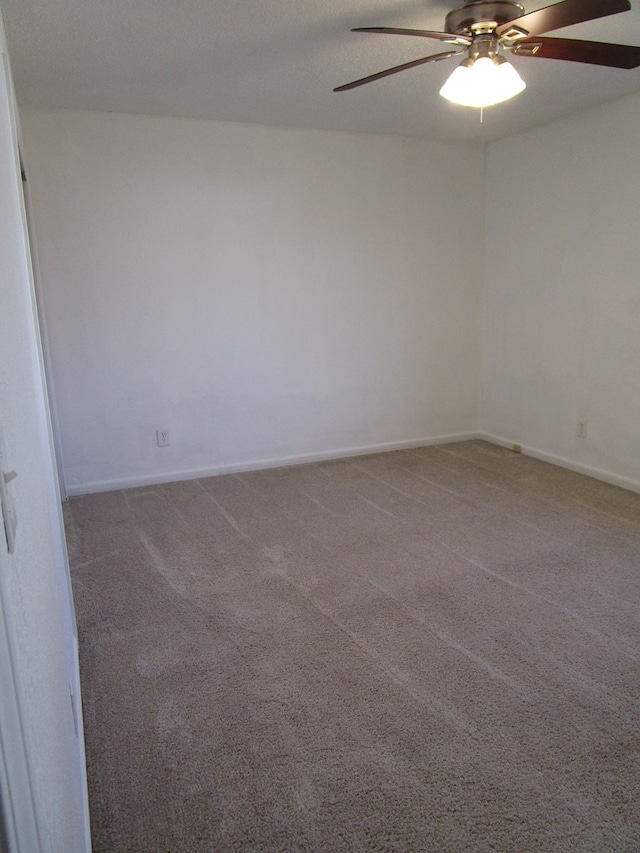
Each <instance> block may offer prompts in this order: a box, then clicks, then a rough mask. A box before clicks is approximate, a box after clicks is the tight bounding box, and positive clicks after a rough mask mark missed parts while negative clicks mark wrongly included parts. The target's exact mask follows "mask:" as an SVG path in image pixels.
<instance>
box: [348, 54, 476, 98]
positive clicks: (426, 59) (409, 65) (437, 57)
mask: <svg viewBox="0 0 640 853" xmlns="http://www.w3.org/2000/svg"><path fill="white" fill-rule="evenodd" d="M463 52H464V51H461V50H447V51H445V52H444V53H433V54H431V56H423V57H422V59H413V60H412V61H411V62H405V63H404V64H403V65H396V66H394V67H393V68H387V69H386V70H385V71H378V73H377V74H370V75H369V77H362V78H361V79H360V80H354V81H353V82H352V83H346V84H345V85H344V86H338V88H337V89H334V90H333V91H334V92H345V91H346V90H347V89H355V88H356V86H363V85H364V84H365V83H373V81H374V80H380V79H381V78H382V77H388V76H389V75H390V74H397V73H398V71H406V70H407V69H408V68H416V67H417V66H418V65H425V64H426V63H427V62H439V61H440V60H441V59H448V58H449V57H450V56H458V55H459V54H460V53H463Z"/></svg>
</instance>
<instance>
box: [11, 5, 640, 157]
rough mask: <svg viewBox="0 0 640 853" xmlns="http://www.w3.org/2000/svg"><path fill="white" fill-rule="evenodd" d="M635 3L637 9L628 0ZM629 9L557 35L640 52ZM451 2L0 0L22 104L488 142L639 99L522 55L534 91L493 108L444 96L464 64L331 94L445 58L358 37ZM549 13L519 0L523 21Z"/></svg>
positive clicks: (624, 77) (586, 70) (429, 17)
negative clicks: (422, 60)
mask: <svg viewBox="0 0 640 853" xmlns="http://www.w3.org/2000/svg"><path fill="white" fill-rule="evenodd" d="M632 2H634V0H632ZM635 2H636V8H634V9H632V10H631V11H630V12H624V13H622V14H618V15H614V16H610V17H608V18H601V19H599V20H597V21H592V22H589V23H586V24H580V25H579V26H575V27H570V28H566V29H565V30H557V31H555V32H554V33H553V35H562V36H566V37H572V38H586V39H592V40H597V41H611V42H621V43H627V44H636V45H640V0H635ZM458 5H461V2H455V0H454V2H451V3H448V2H445V0H422V2H421V0H271V2H265V0H261V2H260V1H259V0H0V6H1V7H2V10H3V15H4V19H5V27H6V30H7V38H8V41H9V51H10V54H11V61H12V66H13V74H14V79H15V85H16V90H17V93H18V100H19V102H20V104H22V105H24V106H35V107H42V106H51V107H63V108H71V109H88V110H101V111H116V112H127V113H142V114H149V115H168V116H185V117H191V118H210V119H219V120H225V121H237V122H252V123H259V124H268V125H284V126H290V127H304V128H322V129H327V130H346V131H363V132H370V133H383V134H386V133H390V134H401V135H408V136H420V137H430V138H433V139H438V140H443V141H448V140H458V141H460V140H490V139H497V138H499V137H502V136H506V135H509V134H512V133H517V132H519V131H522V130H525V129H527V128H530V127H533V126H535V125H541V124H545V123H547V122H549V121H551V120H553V119H554V118H556V117H558V116H561V115H568V114H570V113H573V112H577V111H580V110H583V109H586V108H588V107H590V106H593V105H595V104H598V103H601V102H604V101H607V100H612V99H614V98H618V97H621V96H623V95H626V94H629V93H632V92H636V91H640V68H637V69H634V70H631V71H625V70H617V69H609V68H600V67H596V66H589V65H583V64H580V63H571V62H560V61H556V60H547V59H530V58H519V57H514V58H513V59H512V61H513V63H514V65H516V66H517V68H518V70H519V71H520V73H521V75H522V77H523V78H524V79H525V81H526V83H527V88H526V90H525V91H524V92H523V94H521V95H519V96H518V97H516V98H515V99H514V100H512V101H509V102H507V103H505V104H501V105H499V106H496V107H492V108H491V109H489V110H486V111H485V115H484V123H483V124H480V115H479V111H478V110H473V109H467V108H464V107H456V106H453V105H451V104H449V103H448V102H446V101H445V100H444V99H442V98H441V97H440V96H439V95H438V90H439V88H440V86H441V85H442V83H443V82H444V80H445V79H446V77H447V76H448V75H449V74H450V73H451V71H452V70H453V68H454V67H455V65H456V63H457V62H458V60H457V59H450V60H447V61H444V62H439V63H435V64H429V65H424V66H422V67H418V68H415V69H412V70H409V71H404V72H402V73H400V74H396V75H393V76H391V77H387V78H385V79H383V80H378V81H376V82H374V83H371V84H369V85H367V86H363V87H360V88H357V89H353V90H351V91H347V92H340V93H334V92H333V91H332V90H333V88H334V87H336V86H339V85H341V84H343V83H348V82H350V81H351V80H354V79H357V78H360V77H364V76H366V75H368V74H372V73H374V72H376V71H380V70H382V69H384V68H388V67H390V66H394V65H398V64H400V63H402V62H407V61H409V60H411V59H415V58H417V57H420V56H426V55H428V54H430V53H438V52H440V51H441V50H443V49H445V48H444V47H443V46H442V45H441V44H440V43H439V42H437V41H431V40H427V39H425V40H422V39H415V38H405V37H401V36H389V35H373V34H366V33H351V32H350V29H351V28H352V27H359V26H401V27H411V28H420V29H432V30H442V29H443V27H444V18H445V15H446V13H447V12H448V11H449V9H450V8H452V7H453V6H458ZM544 5H548V3H547V2H545V0H542V2H525V8H526V10H527V11H531V10H532V9H537V8H540V7H541V6H544Z"/></svg>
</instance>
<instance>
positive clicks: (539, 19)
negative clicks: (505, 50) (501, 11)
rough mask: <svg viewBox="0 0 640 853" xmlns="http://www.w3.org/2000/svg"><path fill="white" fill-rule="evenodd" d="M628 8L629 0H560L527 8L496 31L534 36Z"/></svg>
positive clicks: (503, 33)
mask: <svg viewBox="0 0 640 853" xmlns="http://www.w3.org/2000/svg"><path fill="white" fill-rule="evenodd" d="M630 8H631V4H630V3H629V0H563V2H561V3H554V4H553V5H552V6H545V8H544V9H538V10H537V11H536V12H529V13H528V14H526V15H522V16H521V17H519V18H514V19H513V20H512V21H508V22H507V23H506V24H501V25H500V26H499V27H496V35H498V36H504V35H505V34H508V33H509V31H510V30H512V29H514V28H515V29H516V31H521V32H523V33H524V35H525V36H528V35H531V36H537V35H539V34H540V33H550V32H551V31H552V30H559V29H560V28H561V27H570V26H571V25H572V24H581V23H582V22H583V21H593V20H595V19H596V18H604V17H606V16H607V15H615V14H617V13H618V12H628V11H629V9H630ZM507 37H509V36H507ZM516 37H517V36H516Z"/></svg>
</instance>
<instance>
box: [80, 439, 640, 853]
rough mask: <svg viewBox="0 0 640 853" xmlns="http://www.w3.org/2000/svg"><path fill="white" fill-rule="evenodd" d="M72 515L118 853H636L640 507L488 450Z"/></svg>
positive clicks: (145, 495)
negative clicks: (364, 852) (262, 852)
mask: <svg viewBox="0 0 640 853" xmlns="http://www.w3.org/2000/svg"><path fill="white" fill-rule="evenodd" d="M65 516H66V522H67V530H68V541H69V551H70V557H71V564H72V575H73V584H74V592H75V599H76V608H77V613H78V622H79V629H80V653H81V671H82V682H83V691H84V708H85V726H86V741H87V756H88V772H89V791H90V805H91V817H92V830H93V839H94V850H95V851H96V852H97V853H98V852H101V851H105V853H122V851H136V853H146V851H149V853H151V852H152V851H153V853H164V851H167V853H169V851H170V852H171V853H181V851H185V853H200V851H327V853H339V851H438V853H444V852H445V851H452V853H453V851H456V853H463V851H505V853H524V852H525V851H536V853H538V852H539V851H565V850H567V851H579V852H580V853H585V851H594V853H595V851H597V853H605V851H639V850H640V726H639V723H640V705H639V698H640V697H639V694H640V665H639V664H640V631H639V624H640V617H639V610H638V604H639V602H640V495H636V494H633V493H630V492H626V491H623V490H621V489H617V488H614V487H612V486H608V485H606V484H603V483H599V482H596V481H594V480H592V479H589V478H587V477H583V476H580V475H578V474H573V473H571V472H568V471H563V470H561V469H558V468H555V467H553V466H550V465H547V464H544V463H542V462H538V461H535V460H533V459H530V458H527V457H524V456H521V455H518V454H514V453H511V452H509V451H506V450H504V449H501V448H497V447H494V446H492V445H490V444H487V443H484V442H480V441H474V442H465V443H460V444H455V445H446V446H441V447H429V448H424V449H421V450H415V451H401V452H395V453H387V454H381V455H376V456H368V457H358V458H354V459H350V460H341V461H335V462H326V463H321V464H315V465H309V466H304V467H299V468H288V469H279V470H273V471H265V472H254V473H249V474H240V475H230V476H223V477H215V478H209V479H202V480H193V481H189V482H183V483H174V484H170V485H164V486H157V487H153V488H141V489H131V490H128V491H118V492H111V493H108V494H100V495H92V496H87V497H82V498H75V499H72V500H71V501H70V502H69V503H68V504H67V505H66V507H65Z"/></svg>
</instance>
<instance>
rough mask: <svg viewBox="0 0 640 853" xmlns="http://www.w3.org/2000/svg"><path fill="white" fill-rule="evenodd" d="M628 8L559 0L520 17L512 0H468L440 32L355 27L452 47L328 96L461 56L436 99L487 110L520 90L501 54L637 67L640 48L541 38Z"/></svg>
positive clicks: (625, 2)
mask: <svg viewBox="0 0 640 853" xmlns="http://www.w3.org/2000/svg"><path fill="white" fill-rule="evenodd" d="M630 9H631V4H630V3H629V0H561V2H560V3H554V4H553V5H551V6H546V7H545V8H543V9H537V10H536V11H534V12H527V13H525V10H524V7H523V6H522V5H521V4H520V3H519V2H517V0H469V2H467V3H465V5H464V6H461V7H460V8H458V9H453V10H452V11H451V12H449V14H448V15H447V16H446V18H445V22H444V32H432V31H431V30H410V29H403V28H399V27H356V28H355V29H353V30H352V32H356V33H383V34H390V35H401V36H417V37H418V38H427V39H436V40H437V41H441V42H443V43H444V44H448V45H452V49H450V50H446V51H444V52H442V53H435V54H431V55H430V56H423V57H422V58H420V59H414V60H412V61H411V62H405V63H404V64H402V65H396V66H395V67H393V68H387V69H385V70H384V71H379V72H378V73H377V74H371V75H369V76H368V77H362V78H361V79H360V80H354V81H353V82H352V83H347V84H346V85H344V86H338V88H337V89H334V92H344V91H346V90H347V89H354V88H356V87H357V86H362V85H364V84H365V83H372V82H373V81H374V80H379V79H381V78H382V77H388V76H389V75H390V74H397V73H398V72H399V71H405V70H406V69H408V68H415V67H416V66H418V65H425V64H426V63H428V62H439V61H440V60H442V59H449V58H450V57H452V56H460V55H462V54H464V53H466V58H465V59H464V60H463V61H462V63H461V64H460V65H459V66H458V67H457V68H456V69H455V71H454V72H453V74H452V75H451V76H450V77H449V79H448V80H447V82H446V83H445V84H444V86H443V87H442V89H441V90H440V94H441V95H442V96H443V97H445V98H447V99H448V100H451V101H453V102H454V103H457V104H462V105H463V106H469V107H487V106H491V105H493V104H497V103H500V102H501V101H505V100H507V99H508V98H512V97H513V96H514V95H517V94H518V92H521V91H522V90H523V89H524V88H525V84H524V81H523V80H522V79H521V77H520V75H519V74H518V72H517V71H516V69H515V68H514V67H513V65H511V64H510V63H508V62H507V61H506V60H505V58H504V55H503V54H504V53H513V54H515V55H516V56H529V57H533V58H538V59H563V60H566V61H568V62H585V63H588V64H590V65H604V66H608V67H610V68H637V67H638V66H639V65H640V47H635V46H632V45H626V44H608V43H606V42H599V41H581V40H578V39H567V38H549V37H548V36H546V35H543V34H544V33H548V32H551V31H553V30H559V29H561V28H562V27H568V26H571V25H573V24H580V23H583V22H584V21H592V20H595V19H596V18H603V17H605V16H607V15H615V14H617V13H618V12H627V11H629V10H630Z"/></svg>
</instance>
